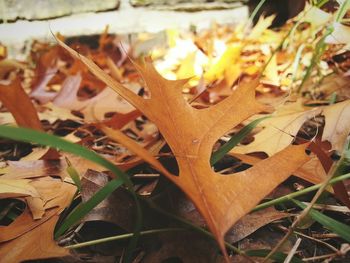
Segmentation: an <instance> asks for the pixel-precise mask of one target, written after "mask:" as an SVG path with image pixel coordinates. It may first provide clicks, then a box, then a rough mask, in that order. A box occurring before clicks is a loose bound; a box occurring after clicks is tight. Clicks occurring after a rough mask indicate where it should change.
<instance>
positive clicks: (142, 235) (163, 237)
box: [0, 1, 350, 262]
mask: <svg viewBox="0 0 350 263" xmlns="http://www.w3.org/2000/svg"><path fill="white" fill-rule="evenodd" d="M321 2H322V1H321ZM323 2H324V1H323ZM321 5H322V4H319V7H317V6H311V5H309V4H308V5H306V6H305V10H304V11H303V12H301V13H300V14H299V15H298V16H297V17H296V18H294V19H292V20H289V21H287V23H286V24H285V25H284V26H283V27H281V28H278V29H276V28H275V29H271V28H270V26H271V24H272V22H273V20H274V16H271V17H260V19H259V21H258V22H257V24H256V25H255V26H254V27H249V26H247V25H249V23H244V24H241V25H236V26H234V27H233V26H218V25H213V26H212V28H210V29H209V30H205V31H200V32H196V31H195V30H193V31H191V32H179V31H177V30H173V29H172V30H167V31H166V32H162V33H159V34H156V35H152V34H139V35H132V36H129V37H120V36H115V35H111V34H108V30H107V29H106V31H105V32H104V33H103V34H102V35H101V36H98V37H90V38H76V39H67V40H65V39H64V37H63V36H61V35H57V36H56V40H55V41H54V43H41V42H34V43H33V45H32V47H31V51H30V54H29V55H28V59H27V60H26V61H18V60H13V59H10V58H7V57H6V47H4V46H2V47H1V60H0V75H1V82H0V101H1V113H0V122H1V126H0V136H1V140H0V147H1V168H0V169H1V176H0V198H1V199H0V204H1V206H0V229H1V231H0V258H1V262H21V261H28V260H29V261H30V262H302V261H306V262H307V261H309V262H331V261H332V262H346V261H347V260H350V256H349V253H348V251H349V250H350V245H349V242H350V227H349V221H350V220H349V214H350V210H349V208H350V199H349V189H350V188H349V187H350V183H349V182H350V181H349V178H350V175H349V171H350V145H349V140H348V137H349V133H350V123H349V119H350V87H349V83H350V82H349V80H350V63H349V62H350V59H349V58H350V53H349V51H348V48H349V43H350V27H349V25H347V24H346V23H347V22H346V21H348V19H349V13H348V12H347V10H348V8H349V5H350V1H343V2H341V5H340V6H339V7H338V8H337V10H336V11H333V12H330V11H327V10H326V9H321V8H320V6H321ZM86 40H88V41H86ZM49 258H51V259H49Z"/></svg>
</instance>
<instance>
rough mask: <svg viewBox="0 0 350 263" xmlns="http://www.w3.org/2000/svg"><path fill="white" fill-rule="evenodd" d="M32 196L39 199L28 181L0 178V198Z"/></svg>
mask: <svg viewBox="0 0 350 263" xmlns="http://www.w3.org/2000/svg"><path fill="white" fill-rule="evenodd" d="M21 196H33V197H39V193H38V192H37V190H36V189H35V188H34V187H33V186H32V185H30V180H25V179H3V178H0V198H9V197H21Z"/></svg>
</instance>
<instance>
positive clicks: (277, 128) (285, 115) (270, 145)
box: [232, 101, 321, 156]
mask: <svg viewBox="0 0 350 263" xmlns="http://www.w3.org/2000/svg"><path fill="white" fill-rule="evenodd" d="M320 113H321V108H314V109H311V110H305V108H304V107H303V106H302V102H301V101H298V102H295V103H291V104H288V105H284V106H282V107H281V108H279V109H277V111H276V113H275V114H276V115H275V116H273V117H271V118H268V119H266V120H264V121H263V122H262V123H261V124H260V126H262V127H264V129H263V130H262V131H260V132H259V133H258V134H257V135H255V136H254V141H253V142H252V143H250V144H247V145H240V146H237V147H235V148H234V149H233V150H232V152H233V153H250V152H265V153H267V154H268V155H269V156H272V155H273V154H275V153H277V152H279V151H281V150H282V149H284V148H286V147H287V146H288V145H290V143H291V142H292V141H293V140H294V136H295V135H296V134H297V133H298V131H299V129H300V128H301V126H302V125H303V124H304V122H305V121H306V120H308V119H311V118H313V117H315V116H316V115H318V114H320Z"/></svg>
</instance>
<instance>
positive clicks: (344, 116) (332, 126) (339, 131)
mask: <svg viewBox="0 0 350 263" xmlns="http://www.w3.org/2000/svg"><path fill="white" fill-rule="evenodd" d="M322 115H324V117H325V121H326V124H325V127H324V130H323V134H322V141H325V140H327V141H329V142H330V143H331V144H332V150H336V151H338V152H342V150H343V147H344V144H345V141H346V138H347V137H348V135H349V133H350V122H349V120H350V100H346V101H343V102H339V103H336V104H333V105H330V106H328V107H325V108H324V109H323V113H322Z"/></svg>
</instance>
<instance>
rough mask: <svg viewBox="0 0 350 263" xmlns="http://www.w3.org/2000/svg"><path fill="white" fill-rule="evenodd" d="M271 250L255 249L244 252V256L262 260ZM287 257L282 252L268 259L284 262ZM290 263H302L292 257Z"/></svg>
mask: <svg viewBox="0 0 350 263" xmlns="http://www.w3.org/2000/svg"><path fill="white" fill-rule="evenodd" d="M270 251H271V250H268V249H257V250H248V251H245V254H246V255H247V256H250V257H260V258H264V257H266V256H267V255H268V254H269V253H270ZM286 257H287V255H286V254H284V253H282V252H276V253H275V254H273V255H272V256H271V257H270V259H272V260H274V262H281V263H282V262H284V260H285V258H286ZM290 262H291V263H302V262H303V261H302V260H301V259H299V258H298V257H296V256H294V257H293V258H292V259H291V261H290Z"/></svg>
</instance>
